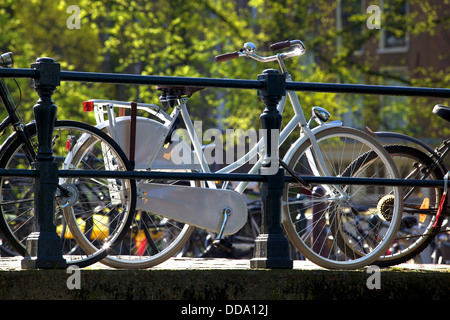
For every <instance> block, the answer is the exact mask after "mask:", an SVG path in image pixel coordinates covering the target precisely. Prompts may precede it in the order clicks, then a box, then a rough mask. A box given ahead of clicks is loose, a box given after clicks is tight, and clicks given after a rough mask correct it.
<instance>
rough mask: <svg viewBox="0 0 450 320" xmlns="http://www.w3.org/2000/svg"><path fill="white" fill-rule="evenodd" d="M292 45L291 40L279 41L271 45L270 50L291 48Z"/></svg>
mask: <svg viewBox="0 0 450 320" xmlns="http://www.w3.org/2000/svg"><path fill="white" fill-rule="evenodd" d="M290 46H291V41H289V40H286V41H282V42H277V43H274V44H272V45H271V46H270V50H272V51H278V50H281V49H286V48H289V47H290Z"/></svg>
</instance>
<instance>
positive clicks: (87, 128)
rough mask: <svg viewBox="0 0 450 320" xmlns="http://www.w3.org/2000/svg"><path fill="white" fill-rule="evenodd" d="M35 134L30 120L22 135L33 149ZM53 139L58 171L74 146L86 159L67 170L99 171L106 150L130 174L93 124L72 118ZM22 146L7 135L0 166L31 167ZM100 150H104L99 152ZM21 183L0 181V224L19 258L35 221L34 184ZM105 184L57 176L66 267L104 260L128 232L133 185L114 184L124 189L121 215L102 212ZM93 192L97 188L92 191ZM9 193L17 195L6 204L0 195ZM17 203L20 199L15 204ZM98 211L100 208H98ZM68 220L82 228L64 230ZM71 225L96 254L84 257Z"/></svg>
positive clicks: (108, 139)
mask: <svg viewBox="0 0 450 320" xmlns="http://www.w3.org/2000/svg"><path fill="white" fill-rule="evenodd" d="M36 130H37V129H36V125H35V123H34V122H32V123H30V124H28V125H27V126H26V127H25V131H26V133H27V135H28V136H29V137H30V141H31V142H32V145H33V147H34V148H35V149H36V148H37V145H38V144H37V132H36ZM53 137H54V138H53V141H52V143H53V155H54V158H55V160H56V161H57V162H58V169H61V168H63V160H64V159H65V158H66V157H67V155H68V154H70V153H71V152H73V151H74V149H75V148H78V150H83V154H84V156H85V158H84V159H83V161H81V159H80V161H79V162H78V163H77V166H73V167H71V168H67V167H66V168H65V169H91V170H102V167H103V153H102V152H103V151H104V152H108V155H109V156H111V157H114V161H115V163H116V164H117V165H116V166H115V169H116V170H131V165H130V163H129V161H128V159H127V157H126V156H125V154H124V152H123V151H122V150H121V148H120V147H119V146H118V145H117V143H116V142H115V141H114V140H113V139H112V138H111V137H109V136H108V135H106V134H104V133H103V132H102V131H100V130H98V129H97V128H95V127H93V126H91V125H88V124H85V123H81V122H77V121H70V120H62V121H56V122H55V126H54V132H53ZM23 145H24V144H23V142H22V141H21V139H20V138H18V136H17V135H16V134H13V135H12V136H11V137H9V138H8V140H7V141H6V142H5V143H4V145H3V148H2V150H1V154H0V167H1V168H25V169H26V168H31V164H30V163H29V161H28V160H27V158H26V157H24V156H23V155H24V153H23V152H22V151H23V150H22V148H23ZM102 148H105V149H104V150H102ZM36 150H37V149H36ZM80 152H81V151H80ZM80 154H81V153H80ZM87 161H90V163H89V164H88V163H87ZM73 164H74V163H72V165H73ZM14 179H16V180H14ZM19 180H20V181H18V180H17V178H13V177H11V178H10V177H2V178H1V180H0V181H1V184H0V192H1V195H2V202H1V205H0V212H1V214H0V226H1V229H2V231H3V234H4V236H5V238H7V241H8V242H9V243H10V245H11V246H12V247H13V248H14V249H15V250H16V251H17V252H18V253H19V254H20V255H22V256H25V255H26V254H27V253H26V243H25V241H26V238H27V237H28V235H29V234H30V233H31V232H32V230H33V225H34V223H35V218H34V197H33V195H34V192H33V182H34V181H33V178H20V179H19ZM105 180H106V179H104V178H98V179H97V180H94V179H89V178H86V179H85V178H82V177H81V178H77V177H75V178H59V187H58V190H57V194H56V195H55V200H56V201H57V203H56V204H55V208H56V210H55V211H56V212H55V226H56V229H57V232H58V234H59V235H60V237H61V242H62V247H63V256H64V258H65V259H66V264H67V265H68V266H71V265H75V266H78V267H81V268H82V267H86V266H89V265H91V264H93V263H96V262H98V261H100V260H101V259H103V258H105V257H106V256H107V255H108V254H109V251H110V250H112V248H113V247H114V246H115V245H116V244H117V243H118V241H120V240H121V238H122V237H123V236H124V235H125V233H126V232H127V230H128V228H129V225H130V223H131V214H130V213H133V212H134V210H135V204H136V185H135V181H134V180H128V179H118V180H117V181H120V182H121V183H122V184H123V186H124V189H123V190H125V187H126V191H124V194H125V195H126V197H127V202H126V204H125V206H123V207H121V210H122V211H123V212H120V213H118V210H109V211H108V212H106V208H107V207H108V206H109V207H111V205H110V203H111V197H110V196H111V195H110V194H109V190H107V188H106V187H105V185H107V183H105ZM69 181H70V182H69ZM61 187H63V188H64V189H62V188H61ZM95 188H98V189H97V190H95ZM64 190H69V191H71V192H72V197H67V195H66V196H65V191H64ZM95 191H97V193H96V192H95ZM11 192H14V193H15V194H16V200H14V201H12V202H11V201H9V202H7V201H4V199H3V195H4V194H6V193H11ZM17 199H19V200H18V201H17ZM81 200H85V201H81ZM58 201H59V202H58ZM60 201H64V203H63V205H66V206H65V207H64V208H63V207H62V205H61V202H60ZM69 202H70V203H69ZM97 206H100V207H97ZM96 207H97V208H96ZM100 208H101V209H102V210H99V209H100ZM116 208H117V207H116ZM10 210H13V211H10ZM94 210H96V211H94ZM81 214H82V215H83V216H84V217H85V218H84V219H83V218H82V217H81V216H80V215H81ZM70 216H72V219H71V220H72V221H77V219H78V222H79V224H80V225H78V223H77V224H72V226H71V228H72V229H70V228H67V223H66V222H67V221H68V220H69V218H70ZM106 219H111V223H109V224H108V225H107V226H104V225H100V223H105V220H106ZM98 220H101V221H98ZM116 220H117V221H116ZM88 221H90V222H92V223H91V226H92V229H94V230H96V231H95V232H91V231H90V230H87V229H88V228H87V225H88ZM116 222H117V223H116ZM83 224H84V225H83ZM75 227H77V228H85V229H86V230H85V231H86V234H89V235H91V236H92V239H91V240H92V241H93V242H94V241H96V243H98V246H97V249H96V250H95V251H93V252H89V253H87V252H85V251H83V250H82V249H81V248H80V246H79V239H77V238H76V237H75V232H73V228H75ZM90 238H91V237H90Z"/></svg>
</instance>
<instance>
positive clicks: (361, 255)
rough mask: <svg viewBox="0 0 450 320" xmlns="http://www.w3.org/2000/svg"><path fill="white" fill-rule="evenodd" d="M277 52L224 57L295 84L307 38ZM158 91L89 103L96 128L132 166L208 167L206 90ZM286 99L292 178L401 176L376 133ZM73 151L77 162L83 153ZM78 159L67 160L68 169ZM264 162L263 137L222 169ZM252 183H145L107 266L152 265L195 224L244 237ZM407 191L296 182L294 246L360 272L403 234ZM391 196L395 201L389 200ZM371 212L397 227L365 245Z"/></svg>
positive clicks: (288, 191) (285, 218)
mask: <svg viewBox="0 0 450 320" xmlns="http://www.w3.org/2000/svg"><path fill="white" fill-rule="evenodd" d="M272 48H273V49H275V50H282V51H281V52H280V53H277V54H275V55H271V56H266V57H263V56H259V55H257V54H256V53H255V46H254V45H253V44H252V43H246V44H245V45H244V47H243V49H241V50H240V51H238V52H233V53H227V54H224V55H220V56H218V57H216V61H217V62H222V61H226V60H230V59H234V58H238V57H248V58H251V59H254V60H256V61H259V62H274V61H276V62H278V64H279V66H280V71H281V72H282V73H283V74H284V75H285V76H286V81H291V77H290V75H289V73H288V72H287V70H286V68H285V65H284V62H283V61H284V59H287V58H291V57H295V56H300V55H302V54H304V53H305V46H304V44H303V43H302V42H301V41H299V40H294V41H285V42H281V43H277V44H275V45H273V46H272ZM157 89H159V90H160V91H161V92H162V95H161V97H160V101H161V102H162V105H163V106H162V107H160V106H157V105H153V104H144V103H130V102H121V101H109V100H90V101H87V102H85V103H84V106H85V109H86V110H93V111H95V116H96V122H97V128H99V129H101V130H102V131H104V132H106V133H108V134H109V135H110V136H112V137H113V139H114V140H115V141H116V142H117V143H118V144H119V145H120V146H121V148H122V149H123V151H124V152H125V153H126V155H127V156H128V157H129V159H130V160H131V161H132V162H133V163H134V170H136V171H164V172H166V171H174V172H182V171H185V172H210V168H209V166H208V161H207V159H206V158H207V157H206V155H205V152H206V150H207V147H206V149H205V148H204V147H203V146H202V145H201V142H200V140H199V138H198V136H197V133H196V130H195V127H194V125H193V123H192V120H191V118H190V116H189V113H188V108H187V102H188V98H189V97H190V96H191V95H192V94H193V93H194V92H196V91H198V90H200V89H201V88H198V87H189V86H183V87H182V86H157ZM288 98H289V100H290V102H291V105H292V108H293V110H294V113H295V115H294V116H293V117H292V119H290V121H289V122H288V124H287V125H286V126H285V127H284V128H282V130H281V132H279V145H281V144H283V143H284V142H285V141H286V139H287V138H288V136H289V135H290V134H291V133H292V132H293V131H294V130H296V129H297V128H299V129H300V137H299V139H298V140H297V141H295V142H294V143H293V144H292V145H291V146H290V148H289V150H288V151H287V152H286V154H285V155H284V157H283V159H282V161H281V160H280V163H281V164H282V165H283V166H284V167H285V168H286V169H287V170H288V172H289V173H290V174H293V175H294V176H296V177H301V176H308V175H310V176H321V177H339V176H345V177H364V178H367V177H377V178H390V179H394V178H397V177H398V174H397V169H396V166H395V165H394V163H393V161H392V159H391V158H390V156H389V154H388V153H387V152H386V151H385V150H384V148H383V147H382V146H381V145H380V144H379V143H378V142H377V141H376V140H375V139H373V138H372V137H371V136H370V135H368V134H366V133H364V132H362V131H359V130H356V129H353V128H348V127H344V126H343V125H342V123H341V122H340V121H327V120H328V118H329V117H330V115H329V113H328V112H327V111H326V110H325V109H323V108H318V107H315V108H313V109H312V117H311V119H310V120H309V121H307V120H306V118H305V116H304V114H303V111H302V108H301V106H300V102H299V98H298V96H297V94H296V92H293V91H288V92H287V95H286V96H284V97H283V98H282V100H281V101H280V103H279V105H278V111H279V112H280V113H281V114H283V110H284V108H285V105H286V100H287V99H288ZM167 108H171V109H172V112H171V113H170V114H169V113H167V112H166V111H165V110H166V109H167ZM126 109H130V110H131V111H130V115H124V114H120V112H122V111H121V110H126ZM118 110H119V111H118ZM127 112H128V111H127ZM116 113H119V115H118V116H117V115H116ZM138 113H139V115H137V114H138ZM141 114H144V116H141ZM180 123H184V126H185V131H186V132H187V134H188V140H189V141H190V142H191V143H189V142H187V140H186V139H182V138H181V137H180V135H179V134H177V131H176V129H177V128H178V127H179V125H180ZM191 145H192V147H191ZM180 150H183V151H185V153H184V154H183V156H182V157H181V158H182V159H183V161H180ZM186 150H188V152H186ZM72 151H73V152H72V156H73V157H74V158H76V153H77V150H72ZM371 152H372V153H371ZM373 153H376V155H377V157H371V159H370V161H363V163H364V166H357V168H356V170H352V168H351V167H349V165H350V164H351V163H354V161H355V160H356V159H358V158H359V157H364V156H367V154H371V155H373ZM70 157H71V156H70V155H69V156H68V157H66V161H65V163H66V164H67V165H68V166H70V162H71V158H70ZM266 160H267V159H266V156H265V152H264V137H261V138H260V140H259V141H258V143H256V144H255V146H253V148H251V150H250V151H249V152H248V153H246V154H245V155H244V156H243V157H241V158H239V159H237V160H235V161H233V162H232V163H230V164H228V165H227V166H225V167H224V168H222V169H220V170H218V171H217V172H218V173H229V172H233V171H235V170H236V169H238V168H240V167H242V166H243V165H244V164H245V163H249V162H251V161H254V162H251V163H252V164H253V166H252V168H251V169H250V170H249V171H248V172H249V173H259V172H260V169H261V168H262V162H263V161H266ZM272 160H274V159H272ZM278 160H279V159H275V161H278ZM359 162H361V161H359ZM359 162H358V163H359ZM277 164H278V162H277ZM277 167H278V166H277ZM298 181H299V182H301V179H299V180H298ZM248 184H249V182H240V183H239V184H238V185H237V187H235V188H234V190H230V189H229V188H226V185H227V183H224V184H223V186H221V187H218V186H217V185H216V184H215V183H214V182H213V181H207V182H199V181H181V180H173V181H167V180H165V181H162V180H160V181H158V180H156V179H152V180H149V179H140V180H138V181H137V199H136V208H137V210H136V213H135V216H134V220H133V223H132V226H131V228H130V230H129V233H128V235H127V236H126V237H125V239H124V240H123V241H122V245H120V246H117V251H116V252H115V253H114V254H111V255H109V256H108V257H107V258H105V259H103V260H102V262H103V263H105V264H106V265H108V266H111V267H116V268H149V267H152V266H155V265H157V264H160V263H161V262H163V261H165V260H167V259H168V258H170V257H172V256H174V255H175V254H176V253H177V252H178V251H179V250H180V249H181V248H182V246H183V245H184V244H185V242H186V241H187V240H188V239H189V237H190V236H191V233H192V231H193V230H194V228H195V227H198V228H202V229H204V230H207V231H210V232H214V233H217V234H218V238H219V239H220V238H221V237H223V236H225V235H231V234H234V233H236V232H237V231H239V229H240V228H242V226H243V225H244V224H245V223H246V220H247V207H246V204H245V202H244V200H243V197H242V196H241V195H242V193H243V192H244V190H245V189H246V188H247V186H248ZM400 194H401V193H400V188H399V187H387V186H379V185H333V184H324V185H320V186H316V187H315V188H311V187H308V186H305V185H303V184H301V183H288V184H286V187H285V189H284V194H283V198H282V224H283V226H284V229H285V232H286V234H287V236H288V238H289V239H290V241H291V242H292V244H293V245H294V246H295V248H296V249H298V251H300V253H301V254H302V255H303V256H304V257H306V258H307V259H309V260H311V261H312V262H314V263H316V264H317V265H319V266H322V267H325V268H330V269H355V268H361V267H364V266H366V265H369V264H370V263H372V262H373V261H375V260H376V259H377V258H378V257H379V256H380V255H382V254H384V253H385V250H386V249H387V248H388V247H389V245H390V243H391V240H392V238H393V237H394V236H395V234H396V231H397V229H398V227H399V223H400V219H401V216H400V213H401V212H402V210H401V209H402V201H401V200H398V199H401V197H399V195H400ZM387 198H389V201H385V199H387ZM386 203H388V205H387V204H386ZM370 216H377V217H379V218H380V219H379V220H381V221H383V222H384V224H386V223H387V224H388V225H389V227H388V228H387V229H383V230H385V231H384V232H383V234H381V233H379V232H377V230H378V229H377V228H378V225H373V226H369V227H368V228H369V229H372V230H373V234H376V238H375V239H370V241H366V240H367V239H364V237H362V236H361V235H359V234H358V231H357V228H356V225H357V223H360V222H359V221H360V220H361V219H360V218H361V217H370ZM356 220H358V221H356ZM366 220H368V221H370V219H366ZM72 232H73V233H74V236H75V237H76V239H77V241H78V243H79V244H80V246H82V247H83V249H84V250H86V251H88V252H89V251H90V250H94V248H92V247H90V246H91V243H90V242H89V241H88V240H87V239H85V236H84V234H83V233H82V232H77V230H76V228H75V230H72Z"/></svg>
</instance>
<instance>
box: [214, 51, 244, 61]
mask: <svg viewBox="0 0 450 320" xmlns="http://www.w3.org/2000/svg"><path fill="white" fill-rule="evenodd" d="M236 58H239V52H237V51H235V52H229V53H224V54H219V55H218V56H216V57H215V58H214V59H215V60H216V62H225V61H228V60H233V59H236Z"/></svg>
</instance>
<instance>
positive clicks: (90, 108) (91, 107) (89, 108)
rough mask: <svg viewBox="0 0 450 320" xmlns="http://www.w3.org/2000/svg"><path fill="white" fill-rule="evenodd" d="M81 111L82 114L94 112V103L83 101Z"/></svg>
mask: <svg viewBox="0 0 450 320" xmlns="http://www.w3.org/2000/svg"><path fill="white" fill-rule="evenodd" d="M83 111H84V112H89V111H94V102H93V101H84V102H83Z"/></svg>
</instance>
